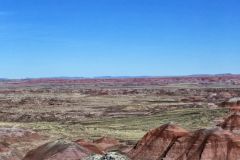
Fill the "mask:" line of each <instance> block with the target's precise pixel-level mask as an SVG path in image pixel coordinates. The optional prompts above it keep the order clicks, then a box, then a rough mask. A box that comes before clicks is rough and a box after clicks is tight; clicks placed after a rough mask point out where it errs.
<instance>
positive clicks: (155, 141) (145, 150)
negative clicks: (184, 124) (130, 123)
mask: <svg viewBox="0 0 240 160" xmlns="http://www.w3.org/2000/svg"><path fill="white" fill-rule="evenodd" d="M188 135H189V132H188V131H187V130H185V129H183V128H180V127H178V126H176V125H173V124H166V125H163V126H161V127H159V128H156V129H154V130H151V131H149V132H148V133H147V134H146V135H145V136H144V137H143V138H142V139H141V140H140V141H139V142H138V143H137V144H136V146H135V147H134V148H133V149H132V150H131V151H130V152H129V153H128V155H129V157H130V158H132V159H133V160H160V159H163V158H164V157H166V155H167V153H168V152H169V150H170V149H171V148H172V146H173V145H174V144H175V143H176V142H177V141H178V139H179V138H181V137H186V136H188Z"/></svg>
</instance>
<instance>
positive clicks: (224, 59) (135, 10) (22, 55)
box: [0, 0, 240, 78]
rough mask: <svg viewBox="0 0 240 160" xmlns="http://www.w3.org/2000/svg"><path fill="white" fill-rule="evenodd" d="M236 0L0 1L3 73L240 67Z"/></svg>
mask: <svg viewBox="0 0 240 160" xmlns="http://www.w3.org/2000/svg"><path fill="white" fill-rule="evenodd" d="M239 6H240V1H239V0H214V1H209V0H181V1H180V0H22V1H20V0H0V77H6V78H25V77H58V76H70V77H71V76H73V77H76V76H85V77H93V76H142V75H152V76H153V75H156V76H165V75H189V74H203V73H204V74H216V73H240V64H239V60H240V45H239V42H240V9H239Z"/></svg>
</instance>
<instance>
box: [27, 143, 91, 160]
mask: <svg viewBox="0 0 240 160" xmlns="http://www.w3.org/2000/svg"><path fill="white" fill-rule="evenodd" d="M91 153H94V152H92V151H91V150H89V149H88V148H85V147H83V146H81V145H79V144H77V143H75V142H66V141H63V140H58V141H54V142H50V143H47V144H45V145H42V146H40V147H38V148H37V149H35V150H32V151H30V152H29V153H28V154H27V155H26V156H25V157H24V158H23V160H79V159H82V158H84V157H87V156H89V155H90V154H91Z"/></svg>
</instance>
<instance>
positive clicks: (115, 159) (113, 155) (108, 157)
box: [84, 152, 130, 160]
mask: <svg viewBox="0 0 240 160" xmlns="http://www.w3.org/2000/svg"><path fill="white" fill-rule="evenodd" d="M84 160H130V159H129V158H128V157H126V156H124V155H121V154H119V153H117V152H109V153H107V154H105V155H92V156H89V157H87V158H85V159H84Z"/></svg>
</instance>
